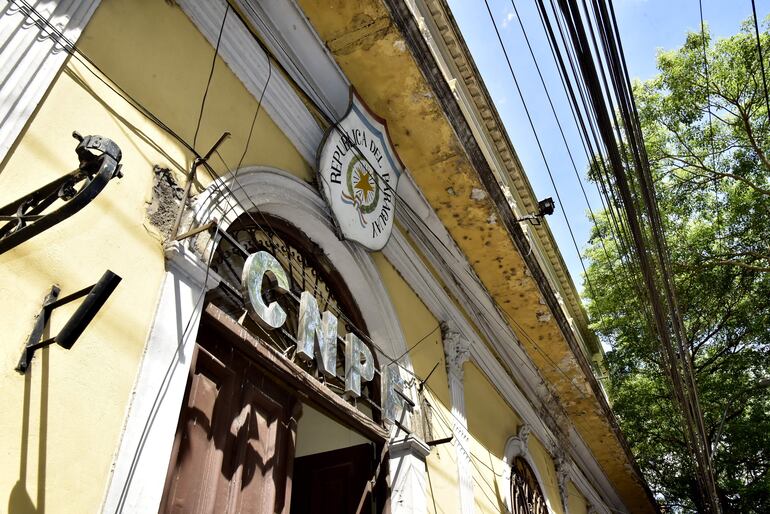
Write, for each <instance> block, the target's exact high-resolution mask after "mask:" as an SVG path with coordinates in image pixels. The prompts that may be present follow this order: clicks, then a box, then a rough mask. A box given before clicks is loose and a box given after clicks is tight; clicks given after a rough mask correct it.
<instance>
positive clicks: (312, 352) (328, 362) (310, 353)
mask: <svg viewBox="0 0 770 514" xmlns="http://www.w3.org/2000/svg"><path fill="white" fill-rule="evenodd" d="M316 340H318V351H316V343H315V342H316ZM316 354H317V355H318V356H319V359H318V369H319V370H320V371H322V372H323V373H324V375H326V376H327V377H334V376H335V375H336V374H337V318H336V316H334V315H333V314H332V313H331V312H329V311H324V314H323V319H322V318H321V314H320V313H319V311H318V302H317V301H316V299H315V296H313V295H312V294H310V293H308V292H307V291H302V295H301V296H300V300H299V328H298V329H297V355H299V356H300V357H302V358H304V359H305V360H308V361H310V360H313V357H315V356H316Z"/></svg>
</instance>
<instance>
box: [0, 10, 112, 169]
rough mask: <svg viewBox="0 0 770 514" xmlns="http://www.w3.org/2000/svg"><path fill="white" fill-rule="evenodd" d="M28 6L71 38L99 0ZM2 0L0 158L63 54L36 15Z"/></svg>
mask: <svg viewBox="0 0 770 514" xmlns="http://www.w3.org/2000/svg"><path fill="white" fill-rule="evenodd" d="M32 3H33V4H34V5H33V7H34V8H35V10H36V11H37V12H39V13H40V14H41V15H42V16H43V17H44V18H45V19H46V20H48V21H49V22H50V23H51V24H52V25H53V26H54V27H56V28H57V30H59V31H60V32H61V33H63V34H64V36H65V37H66V38H67V39H68V40H69V41H71V42H73V43H76V42H77V40H78V39H79V38H80V34H81V33H82V32H83V28H84V27H85V26H86V24H88V20H90V19H91V15H92V14H93V12H94V10H95V9H96V7H97V6H98V5H99V0H60V1H52V0H46V1H39V2H32ZM20 5H22V4H20V3H16V2H11V1H10V0H6V3H5V6H4V7H3V8H2V11H1V12H0V70H3V72H2V74H0V99H2V101H0V162H2V161H3V160H4V159H5V157H6V155H7V154H8V151H9V150H10V148H11V147H12V146H13V144H14V142H15V141H16V139H17V138H18V136H19V134H20V133H21V131H22V130H23V129H24V127H25V126H26V124H27V122H28V121H29V119H30V117H31V116H32V113H33V112H35V109H37V106H38V104H39V103H40V100H41V99H42V98H43V96H44V95H45V93H46V91H48V88H49V87H50V86H51V83H52V82H53V79H54V78H55V77H56V74H57V73H58V72H59V70H60V69H61V67H62V65H63V64H64V61H65V59H66V58H67V55H68V54H67V52H66V51H64V48H63V44H64V43H63V42H62V43H61V44H60V43H58V41H59V39H60V38H59V36H57V35H55V34H54V32H53V31H52V30H51V29H50V28H49V27H47V26H45V25H43V26H42V27H41V26H39V25H37V24H36V23H34V21H33V20H37V19H38V18H37V16H36V15H35V14H34V13H28V12H26V7H23V8H20Z"/></svg>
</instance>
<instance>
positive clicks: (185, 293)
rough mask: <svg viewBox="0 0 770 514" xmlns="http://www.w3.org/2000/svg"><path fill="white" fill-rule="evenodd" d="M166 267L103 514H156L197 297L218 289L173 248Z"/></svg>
mask: <svg viewBox="0 0 770 514" xmlns="http://www.w3.org/2000/svg"><path fill="white" fill-rule="evenodd" d="M166 263H167V266H166V268H167V271H166V275H165V277H164V279H163V282H162V285H161V293H160V299H159V302H158V307H157V309H156V313H155V320H154V321H153V325H152V327H151V328H150V333H149V337H148V341H147V345H146V349H145V354H144V358H143V359H142V364H141V367H140V369H139V375H138V377H137V380H136V386H135V389H134V396H133V399H132V402H131V406H130V407H129V412H128V417H127V421H126V426H125V429H124V432H123V437H122V439H121V442H120V447H119V449H118V453H117V456H116V458H115V465H114V468H113V471H112V476H111V477H110V483H109V486H108V488H107V495H106V498H105V501H104V505H103V507H102V513H103V514H115V513H131V514H144V513H146V514H150V513H153V514H154V513H157V512H158V507H159V505H160V500H161V496H162V495H163V486H164V484H165V481H166V472H167V470H168V464H169V459H170V458H171V449H172V446H173V443H174V436H175V434H176V427H177V423H178V420H179V410H180V408H181V405H182V400H183V397H184V391H185V386H186V384H187V375H188V372H189V370H190V361H191V359H192V354H193V349H194V348H195V339H196V336H197V335H198V326H199V324H200V315H201V312H202V309H203V303H204V302H203V295H204V294H205V292H206V291H207V290H208V289H211V288H212V287H215V286H216V285H217V284H218V283H219V277H218V276H217V275H216V274H215V273H214V272H212V271H210V270H207V269H206V263H204V262H203V261H201V260H200V259H199V258H198V257H197V256H196V255H195V254H194V253H193V252H191V251H190V250H189V249H187V248H186V247H185V246H183V245H182V244H181V243H179V242H176V243H173V244H172V245H171V246H169V247H168V248H167V250H166Z"/></svg>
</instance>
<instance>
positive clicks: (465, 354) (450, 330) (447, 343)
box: [441, 321, 471, 381]
mask: <svg viewBox="0 0 770 514" xmlns="http://www.w3.org/2000/svg"><path fill="white" fill-rule="evenodd" d="M441 337H442V339H443V342H444V355H445V356H446V367H447V373H448V374H449V375H450V376H452V377H454V378H456V379H458V380H460V381H462V380H463V364H465V363H466V362H467V361H468V359H469V358H470V356H471V343H470V341H468V339H467V338H466V337H465V336H463V334H462V333H460V331H458V330H457V328H456V327H455V325H454V323H453V322H452V321H443V322H442V323H441Z"/></svg>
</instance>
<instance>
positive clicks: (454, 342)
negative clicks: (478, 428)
mask: <svg viewBox="0 0 770 514" xmlns="http://www.w3.org/2000/svg"><path fill="white" fill-rule="evenodd" d="M441 334H442V336H443V339H444V355H445V356H446V368H447V379H448V381H449V395H450V398H451V400H452V433H453V434H454V439H453V444H454V447H455V453H456V457H457V475H458V478H459V479H460V512H462V514H472V513H473V511H474V499H473V467H472V466H473V463H472V462H471V452H470V435H469V434H468V421H467V419H466V417H465V388H464V385H463V379H464V373H463V364H465V362H466V361H467V360H468V358H469V357H470V355H471V345H470V341H468V339H467V338H466V337H465V336H463V335H462V334H461V333H460V332H459V331H458V330H457V328H456V327H455V325H454V324H453V323H452V322H444V323H442V324H441Z"/></svg>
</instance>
